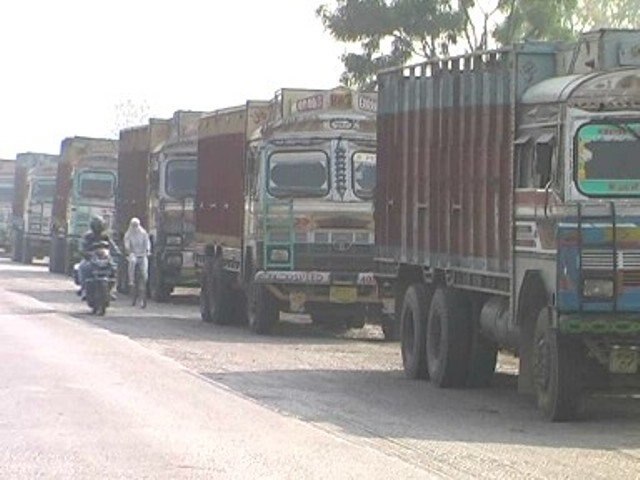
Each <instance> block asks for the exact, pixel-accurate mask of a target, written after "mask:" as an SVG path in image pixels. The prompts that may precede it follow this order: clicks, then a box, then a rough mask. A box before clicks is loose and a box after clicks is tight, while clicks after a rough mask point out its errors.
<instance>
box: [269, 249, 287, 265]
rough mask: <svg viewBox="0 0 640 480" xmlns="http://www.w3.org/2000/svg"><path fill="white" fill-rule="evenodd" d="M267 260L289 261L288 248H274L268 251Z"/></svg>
mask: <svg viewBox="0 0 640 480" xmlns="http://www.w3.org/2000/svg"><path fill="white" fill-rule="evenodd" d="M269 260H271V261H272V262H282V263H285V262H288V261H289V250H287V249H285V248H274V249H273V250H271V252H270V253H269Z"/></svg>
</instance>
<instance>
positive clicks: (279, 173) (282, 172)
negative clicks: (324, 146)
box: [268, 151, 329, 197]
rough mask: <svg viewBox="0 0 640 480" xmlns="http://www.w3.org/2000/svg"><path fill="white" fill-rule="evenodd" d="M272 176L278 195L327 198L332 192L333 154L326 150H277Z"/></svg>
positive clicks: (272, 159)
mask: <svg viewBox="0 0 640 480" xmlns="http://www.w3.org/2000/svg"><path fill="white" fill-rule="evenodd" d="M268 177H269V183H268V185H269V193H270V194H271V195H273V196H274V197H324V196H325V195H326V194H327V193H329V157H328V156H327V154H326V153H325V152H323V151H311V152H293V151H291V152H274V153H272V154H271V155H270V156H269V162H268Z"/></svg>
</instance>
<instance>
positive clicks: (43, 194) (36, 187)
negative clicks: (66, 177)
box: [31, 180, 56, 202]
mask: <svg viewBox="0 0 640 480" xmlns="http://www.w3.org/2000/svg"><path fill="white" fill-rule="evenodd" d="M55 194H56V184H55V182H54V181H53V180H36V182H35V183H34V184H33V189H32V190H31V201H32V202H52V201H53V197H54V195H55Z"/></svg>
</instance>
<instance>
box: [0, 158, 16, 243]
mask: <svg viewBox="0 0 640 480" xmlns="http://www.w3.org/2000/svg"><path fill="white" fill-rule="evenodd" d="M15 163H16V162H15V160H3V159H0V248H1V249H3V250H4V251H7V250H9V249H10V248H11V205H12V202H13V185H14V175H15V172H14V170H15Z"/></svg>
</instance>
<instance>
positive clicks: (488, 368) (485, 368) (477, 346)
mask: <svg viewBox="0 0 640 480" xmlns="http://www.w3.org/2000/svg"><path fill="white" fill-rule="evenodd" d="M497 360H498V347H497V346H496V345H495V344H494V343H492V342H490V341H489V340H487V339H486V338H484V337H483V336H482V335H481V334H480V332H476V333H475V335H474V337H473V340H472V343H471V352H470V353H469V367H468V373H467V386H468V387H473V388H485V387H488V386H489V385H491V380H492V379H493V374H494V373H495V371H496V362H497Z"/></svg>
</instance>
